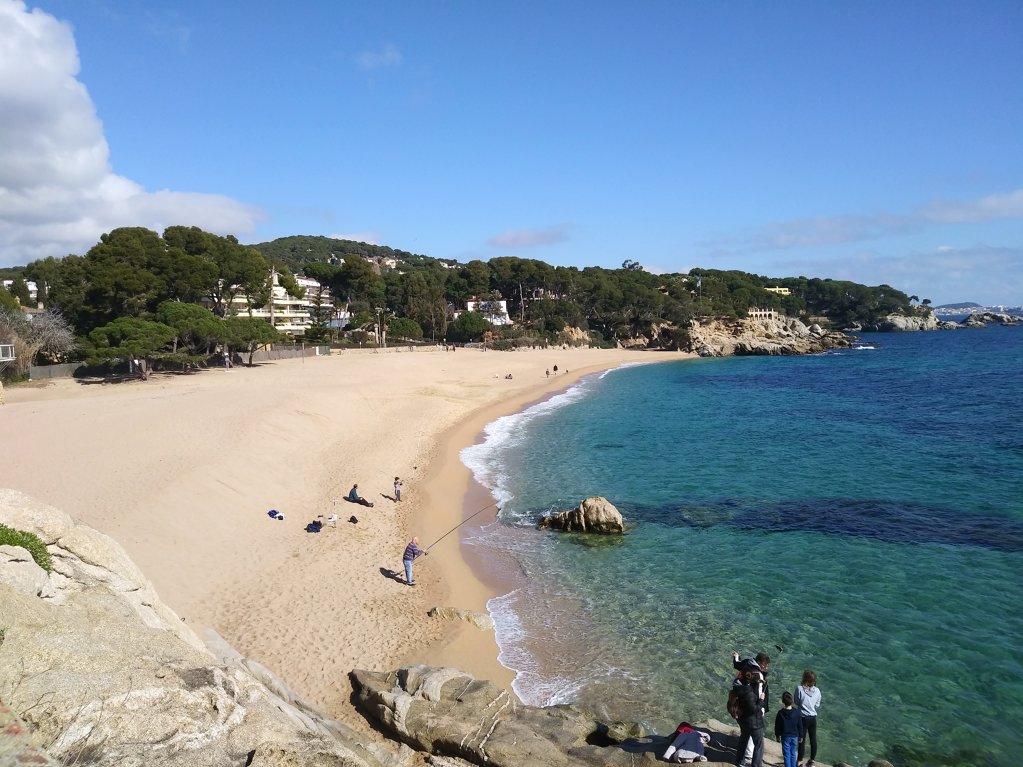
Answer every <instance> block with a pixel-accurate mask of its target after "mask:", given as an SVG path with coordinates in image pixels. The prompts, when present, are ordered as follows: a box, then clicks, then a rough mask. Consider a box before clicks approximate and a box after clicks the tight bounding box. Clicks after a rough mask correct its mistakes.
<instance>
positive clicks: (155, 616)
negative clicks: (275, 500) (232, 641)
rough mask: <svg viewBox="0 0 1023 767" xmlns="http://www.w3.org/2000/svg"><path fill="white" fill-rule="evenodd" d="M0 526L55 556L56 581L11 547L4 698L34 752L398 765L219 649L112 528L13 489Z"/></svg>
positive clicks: (171, 763)
mask: <svg viewBox="0 0 1023 767" xmlns="http://www.w3.org/2000/svg"><path fill="white" fill-rule="evenodd" d="M0 522H2V523H3V524H6V525H8V526H10V527H14V528H17V529H20V530H25V531H27V532H32V533H35V534H36V535H38V536H39V537H40V538H41V539H42V540H43V541H44V543H46V544H47V549H48V551H49V552H50V555H51V557H52V559H53V572H52V573H50V574H49V575H47V574H46V573H45V571H43V570H42V568H40V567H39V566H38V565H36V564H35V562H34V561H32V559H31V556H30V555H29V554H28V552H27V551H26V550H24V549H22V548H20V547H13V546H12V547H5V548H4V551H3V560H2V563H0V572H3V573H4V575H3V576H0V627H2V628H3V632H2V640H0V698H2V700H3V703H4V704H5V705H6V706H8V707H9V708H10V709H11V711H12V712H13V713H14V714H15V715H18V716H20V718H21V720H23V721H24V725H23V727H24V728H25V729H27V730H28V731H30V732H31V735H32V738H31V740H32V743H31V746H32V747H34V748H37V749H45V750H46V751H47V752H48V753H49V755H50V756H51V757H54V758H55V759H57V760H59V761H61V762H63V763H66V764H98V765H126V766H127V767H134V766H138V767H141V766H142V765H146V766H147V767H152V766H153V765H158V766H160V767H163V766H166V767H178V766H179V765H180V767H186V765H187V766H188V767H191V765H196V764H204V765H211V766H213V765H217V766H219V765H224V766H225V767H227V765H239V764H251V765H263V766H268V765H285V764H291V765H299V764H301V765H334V766H340V765H345V766H347V767H379V766H380V765H384V764H395V763H398V759H397V756H398V753H399V751H400V749H399V748H398V747H397V746H396V745H395V744H387V743H386V741H381V743H363V742H362V741H361V740H360V739H359V738H358V737H357V736H356V735H355V733H354V732H353V731H351V730H350V729H349V728H347V727H345V726H344V725H341V724H340V723H338V722H334V721H331V720H329V719H326V718H325V717H322V716H320V715H319V714H317V713H316V712H315V711H313V710H312V709H311V708H309V707H308V706H305V705H304V704H303V703H302V702H301V701H300V700H299V699H298V698H297V696H295V695H294V693H291V692H290V691H289V690H288V688H287V686H286V685H284V683H283V682H281V681H280V680H279V679H277V678H276V677H275V676H274V675H273V674H272V673H271V672H269V671H268V670H266V669H262V667H258V664H252V663H251V662H244V659H240V656H237V654H235V656H236V658H235V659H234V660H230V659H227V658H224V657H220V658H218V657H216V656H214V655H213V654H212V653H211V652H209V651H208V650H207V649H206V648H205V646H204V645H203V642H202V641H201V640H200V639H199V638H198V637H197V636H196V635H195V634H194V633H193V632H192V631H191V629H189V628H188V626H187V625H185V624H184V623H183V622H182V621H181V619H180V618H178V617H177V616H176V615H175V614H174V613H173V611H172V610H170V608H168V607H167V606H166V605H164V604H163V603H162V602H160V601H159V599H158V598H157V596H156V594H155V593H154V592H153V589H152V586H151V585H150V584H149V582H148V581H147V580H146V579H145V578H144V577H143V576H142V574H141V572H140V571H139V570H138V568H137V567H135V565H134V564H132V562H131V560H130V559H128V557H127V555H126V554H125V552H124V551H123V550H122V549H121V548H120V547H119V546H118V545H117V544H116V543H114V541H113V540H111V539H110V538H108V537H107V536H105V535H103V534H101V533H99V532H97V531H95V530H92V529H91V528H88V527H85V526H84V525H79V524H76V523H75V522H74V521H73V520H71V519H70V517H68V516H67V515H66V514H64V513H62V512H60V511H58V510H56V509H53V508H51V507H48V506H46V505H45V504H41V503H39V502H37V501H34V500H33V499H31V498H28V497H27V496H24V495H22V494H21V493H17V492H15V491H11V490H0ZM10 573H15V574H14V575H10ZM254 667H258V668H256V669H255V670H254ZM2 737H4V736H3V733H0V738H2ZM381 744H383V745H381ZM0 751H2V747H0ZM29 763H31V762H29Z"/></svg>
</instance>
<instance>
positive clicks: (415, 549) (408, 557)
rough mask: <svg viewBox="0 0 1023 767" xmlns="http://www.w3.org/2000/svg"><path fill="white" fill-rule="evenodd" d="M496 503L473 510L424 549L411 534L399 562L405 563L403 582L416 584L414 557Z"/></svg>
mask: <svg viewBox="0 0 1023 767" xmlns="http://www.w3.org/2000/svg"><path fill="white" fill-rule="evenodd" d="M496 505H497V502H496V501H495V502H494V503H488V504H487V505H486V506H484V507H483V508H482V509H480V510H479V511H477V512H475V513H473V514H470V515H469V516H468V517H466V518H465V519H463V520H462V521H461V522H459V523H458V524H457V525H455V526H454V527H452V528H451V529H450V530H448V531H447V532H446V533H444V535H442V536H441V537H440V538H438V539H437V540H435V541H434V542H433V543H431V544H430V545H429V546H427V547H426V548H425V549H421V548H419V538H418V537H417V536H413V537H412V540H411V541H409V544H408V546H406V547H405V553H404V554H402V555H401V563H402V564H403V565H405V583H407V584H408V585H409V586H415V585H416V581H415V579H414V578H413V577H412V563H413V562H415V561H416V557H421V556H422V555H423V554H429V553H430V549H432V548H433V547H434V546H436V545H437V544H438V543H440V542H441V541H443V540H444V539H445V538H447V537H448V536H449V535H451V533H453V532H455V530H457V529H458V528H460V527H461V526H462V525H464V524H465V523H466V522H468V521H469V520H470V519H472V518H473V517H475V516H476V515H477V514H482V513H483V512H484V511H486V510H487V509H489V508H490V507H491V506H496Z"/></svg>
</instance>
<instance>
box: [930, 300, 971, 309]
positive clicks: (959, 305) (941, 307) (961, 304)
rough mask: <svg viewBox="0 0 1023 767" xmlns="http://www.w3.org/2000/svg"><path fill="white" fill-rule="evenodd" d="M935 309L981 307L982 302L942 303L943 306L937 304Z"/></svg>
mask: <svg viewBox="0 0 1023 767" xmlns="http://www.w3.org/2000/svg"><path fill="white" fill-rule="evenodd" d="M934 308H935V309H980V308H981V305H980V304H975V303H974V302H973V301H963V302H962V303H960V304H942V305H941V306H935V307H934Z"/></svg>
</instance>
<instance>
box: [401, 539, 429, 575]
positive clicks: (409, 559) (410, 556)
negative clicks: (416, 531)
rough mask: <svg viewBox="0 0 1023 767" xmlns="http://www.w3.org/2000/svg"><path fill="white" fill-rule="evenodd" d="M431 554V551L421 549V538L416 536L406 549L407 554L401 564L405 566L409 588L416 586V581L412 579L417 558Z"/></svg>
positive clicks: (402, 558)
mask: <svg viewBox="0 0 1023 767" xmlns="http://www.w3.org/2000/svg"><path fill="white" fill-rule="evenodd" d="M429 553H430V552H429V551H423V550H422V549H421V548H419V538H418V537H416V536H413V537H412V540H411V541H409V544H408V546H406V547H405V553H404V554H402V556H401V563H402V564H403V565H405V583H407V584H408V585H409V586H415V585H416V582H415V579H414V578H413V577H412V563H413V562H414V561H415V559H416V557H420V556H422V555H423V554H429Z"/></svg>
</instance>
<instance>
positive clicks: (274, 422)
mask: <svg viewBox="0 0 1023 767" xmlns="http://www.w3.org/2000/svg"><path fill="white" fill-rule="evenodd" d="M682 356H683V355H676V354H667V353H657V354H654V353H644V352H630V351H623V350H591V349H576V350H564V349H547V350H529V351H517V352H492V351H491V352H480V351H478V350H462V349H460V350H459V351H458V352H454V353H452V352H443V351H440V350H437V351H432V350H423V349H418V350H416V351H415V352H410V351H408V350H406V349H390V350H386V351H382V352H374V351H369V350H366V351H346V352H344V353H340V354H335V355H332V356H330V357H312V358H306V359H304V360H282V361H274V362H268V363H264V364H261V365H258V366H256V367H254V368H251V369H248V368H241V367H238V368H234V369H231V370H222V369H213V370H206V371H203V372H201V373H198V374H192V375H162V374H160V375H156V376H154V377H153V378H152V379H151V380H150V381H148V382H140V381H131V382H125V383H116V384H115V383H89V384H83V383H79V382H77V381H73V380H71V379H58V380H54V381H51V382H48V383H46V384H40V385H36V384H30V385H24V386H17V387H9V388H8V389H7V405H5V406H4V407H2V408H0V433H2V434H3V436H4V449H3V452H2V454H0V487H10V488H14V489H17V490H21V491H23V492H25V493H28V494H30V495H33V496H35V497H37V498H39V499H40V500H43V501H45V502H47V503H50V504H52V505H54V506H56V507H58V508H61V509H63V510H64V511H66V512H68V513H69V514H71V515H72V516H74V517H76V518H78V519H80V520H82V521H83V522H85V523H87V524H89V525H91V526H93V527H95V528H97V529H98V530H100V531H102V532H105V533H107V534H109V535H110V536H112V537H113V538H114V539H115V540H117V541H118V542H119V543H120V544H121V545H123V546H124V547H125V548H126V549H127V551H128V552H129V554H130V555H131V556H132V557H133V559H134V560H135V562H136V563H137V564H138V565H139V566H140V567H141V569H142V570H143V572H145V573H146V575H147V576H148V577H149V578H150V579H151V580H152V582H153V584H154V585H155V587H156V589H157V590H158V592H159V593H160V595H161V597H162V599H163V600H164V601H165V602H166V603H167V604H168V605H170V606H171V607H172V608H173V609H174V610H175V611H176V612H177V613H178V614H179V615H180V616H181V617H182V619H184V620H185V621H187V622H188V623H189V625H191V626H192V627H193V628H194V629H196V630H197V631H199V632H200V634H201V633H202V631H203V630H204V629H205V628H207V627H210V628H213V629H215V630H216V631H217V632H219V633H220V634H221V635H223V636H224V637H225V638H226V639H227V640H228V641H229V642H230V643H231V644H232V645H234V646H235V647H236V648H237V649H238V651H239V652H241V653H242V654H244V655H246V656H248V657H250V658H253V659H255V660H258V661H260V662H261V663H263V664H265V665H266V666H268V667H269V668H271V669H272V670H274V671H275V672H277V673H278V674H279V675H280V676H281V677H282V678H283V679H284V680H286V681H287V683H288V684H289V685H291V686H292V687H293V688H294V689H295V690H296V691H297V692H298V693H299V694H301V695H303V696H304V697H305V698H306V699H307V700H308V701H309V702H310V703H312V704H314V705H316V706H318V707H320V708H321V709H322V710H323V711H324V712H325V713H327V714H329V715H331V716H335V717H338V718H340V719H343V720H349V721H351V720H352V719H353V714H352V712H351V711H350V710H349V708H348V695H349V687H348V679H347V672H348V671H349V670H351V669H353V668H370V669H391V668H395V667H397V666H398V665H400V664H402V663H406V662H423V663H430V664H435V665H442V664H443V665H456V666H458V667H460V668H463V669H465V670H467V671H469V672H471V673H473V674H476V675H478V676H482V677H487V678H490V679H493V680H494V681H496V682H499V683H501V684H509V683H510V682H511V679H512V674H511V672H509V671H508V670H507V669H504V668H503V667H501V666H500V664H499V663H498V662H497V646H496V643H495V642H494V638H493V634H492V632H484V631H480V630H479V629H477V628H475V627H473V626H471V625H469V624H466V623H462V622H449V621H446V620H444V619H440V618H429V617H427V615H426V613H427V611H428V610H429V609H430V608H431V607H433V606H435V605H439V606H453V607H458V608H464V609H469V610H476V611H485V605H486V601H487V599H488V598H490V597H491V596H493V595H495V594H496V593H497V591H498V590H499V584H495V583H493V582H487V579H486V578H485V577H483V578H481V577H478V576H479V574H478V573H475V572H474V571H473V570H472V569H471V568H470V567H469V565H468V564H467V563H466V561H465V560H464V559H463V557H462V555H461V552H460V548H459V545H458V535H457V533H456V534H454V535H451V536H448V538H446V539H445V540H444V541H442V542H441V543H440V544H439V545H438V546H437V547H436V548H435V549H434V550H433V551H432V552H431V554H430V555H429V556H427V557H423V558H420V559H419V560H418V561H417V562H416V580H417V583H418V585H417V586H416V587H415V588H410V587H408V586H406V585H404V583H403V580H404V578H403V575H402V574H401V573H400V571H401V554H402V551H403V549H404V546H405V544H406V543H407V542H408V539H409V538H410V537H411V536H412V535H413V534H415V535H418V536H420V539H421V541H422V543H423V545H426V544H428V543H430V542H432V541H434V540H436V539H437V538H439V537H440V536H442V535H443V534H444V533H445V532H447V531H448V530H450V529H451V528H452V527H454V526H455V525H457V524H458V523H459V522H460V521H461V520H462V519H463V518H464V517H463V515H464V514H465V508H466V505H467V504H468V505H469V507H472V504H474V503H478V506H475V508H479V507H481V506H483V505H484V504H485V503H487V502H488V501H487V500H485V499H484V498H483V497H481V496H480V495H479V489H478V488H477V489H476V490H475V491H473V490H472V488H471V487H470V477H469V473H468V471H467V470H466V469H465V467H464V466H463V465H462V464H461V462H460V461H459V459H458V452H459V450H460V449H461V448H462V447H464V446H466V445H469V444H472V442H473V441H474V440H475V439H476V437H477V436H478V435H479V434H480V432H481V431H482V428H483V426H484V425H485V424H486V423H488V422H489V421H491V420H493V419H494V418H497V417H498V416H500V415H503V414H507V413H512V412H516V411H517V410H519V409H521V408H523V407H525V406H526V405H528V404H530V403H532V402H535V401H538V400H540V399H542V398H543V397H545V396H548V395H549V394H550V393H552V392H554V391H556V390H559V389H562V388H564V387H566V386H568V385H570V384H571V383H572V382H573V381H575V380H578V378H580V377H581V376H583V375H585V374H587V373H592V372H596V371H599V370H604V369H608V368H612V367H616V366H618V365H620V364H623V363H626V362H651V361H660V360H666V359H678V358H681V357H682ZM554 365H557V366H558V367H559V370H560V371H561V372H559V374H558V375H551V376H550V377H547V376H546V375H545V371H546V370H548V369H553V367H554ZM566 368H567V369H568V371H570V372H568V373H565V372H564V371H565V369H566ZM508 373H511V374H512V379H511V380H508V379H506V378H505V375H506V374H508ZM396 475H397V476H399V477H401V479H402V481H403V483H404V487H403V491H402V500H401V502H400V503H397V502H395V500H394V499H393V497H392V496H393V479H394V477H395V476H396ZM354 482H358V483H359V488H360V491H361V493H362V495H363V496H364V497H366V498H367V499H368V500H370V501H372V502H373V503H374V504H375V505H374V507H373V508H365V507H362V506H358V505H354V504H351V503H349V502H347V501H346V500H344V497H345V496H346V494H347V493H348V490H349V488H350V487H351V486H352V484H353V483H354ZM467 494H468V496H467ZM467 498H468V500H466V499H467ZM270 509H277V510H279V511H280V512H281V513H283V515H284V520H283V521H277V520H274V519H271V518H270V517H269V516H268V514H267V512H268V510H270ZM334 513H336V514H337V515H338V517H339V518H340V521H339V522H338V525H337V527H336V528H334V527H330V526H327V527H325V528H324V529H323V531H322V532H320V533H317V534H312V533H307V532H306V531H305V527H306V525H307V524H308V523H309V522H311V521H313V520H316V519H318V518H320V517H322V518H323V519H324V520H325V519H326V518H327V517H328V516H330V515H331V514H334ZM493 513H494V511H493V510H489V511H488V512H487V513H485V514H483V515H481V517H480V518H481V519H486V518H487V517H488V516H489V518H492V515H493ZM353 515H354V516H356V517H357V518H358V523H357V524H353V523H350V522H349V521H348V519H349V518H350V517H351V516H353ZM2 519H3V510H2V509H0V521H2ZM483 575H484V576H485V574H483Z"/></svg>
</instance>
